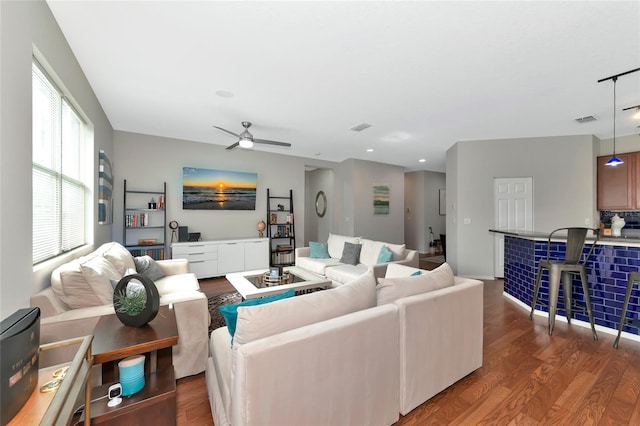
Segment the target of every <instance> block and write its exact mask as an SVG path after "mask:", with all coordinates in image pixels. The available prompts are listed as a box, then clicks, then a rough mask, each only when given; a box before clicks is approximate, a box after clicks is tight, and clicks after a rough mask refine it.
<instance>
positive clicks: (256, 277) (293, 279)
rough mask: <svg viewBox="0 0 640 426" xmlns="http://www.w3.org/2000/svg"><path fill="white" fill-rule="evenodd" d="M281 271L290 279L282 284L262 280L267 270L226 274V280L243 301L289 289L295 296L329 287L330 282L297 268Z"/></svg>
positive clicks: (291, 267) (289, 267)
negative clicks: (293, 291)
mask: <svg viewBox="0 0 640 426" xmlns="http://www.w3.org/2000/svg"><path fill="white" fill-rule="evenodd" d="M283 271H284V273H285V274H289V276H290V279H289V280H286V281H284V282H269V281H268V280H266V279H264V276H265V274H268V272H269V270H268V269H258V270H255V271H246V272H234V273H230V274H227V275H226V278H227V280H228V281H229V282H230V283H231V285H233V286H234V287H235V289H236V290H237V291H238V293H240V295H241V296H242V297H243V298H244V299H253V298H256V297H263V296H269V295H271V294H277V293H283V292H285V291H287V290H289V289H294V290H295V291H296V294H302V293H306V292H310V291H313V290H316V289H325V288H329V287H331V280H328V279H326V278H325V277H323V276H322V275H318V274H314V273H312V272H309V271H307V270H305V269H301V268H298V267H297V266H287V267H285V268H284V269H283Z"/></svg>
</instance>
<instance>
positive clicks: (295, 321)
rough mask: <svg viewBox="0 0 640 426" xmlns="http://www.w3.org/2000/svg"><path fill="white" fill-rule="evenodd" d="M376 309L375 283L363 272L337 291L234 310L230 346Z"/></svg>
mask: <svg viewBox="0 0 640 426" xmlns="http://www.w3.org/2000/svg"><path fill="white" fill-rule="evenodd" d="M375 305H376V279H375V277H374V276H373V273H372V272H367V273H366V274H364V275H362V276H361V277H359V278H358V279H356V280H354V281H352V282H350V283H349V284H345V285H342V286H340V287H338V288H334V289H330V290H323V291H317V292H315V293H311V294H305V295H302V296H295V297H291V298H289V299H284V300H278V301H275V302H271V303H266V304H264V305H256V306H245V307H239V308H238V320H237V323H236V332H235V335H234V339H233V346H234V347H236V346H237V345H241V344H244V343H249V342H252V341H254V340H257V339H262V338H264V337H268V336H273V335H274V334H278V333H282V332H284V331H288V330H293V329H295V328H299V327H303V326H305V325H309V324H315V323H317V322H320V321H324V320H328V319H331V318H336V317H339V316H342V315H346V314H349V313H351V312H356V311H360V310H363V309H367V308H371V307H373V306H375Z"/></svg>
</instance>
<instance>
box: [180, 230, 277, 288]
mask: <svg viewBox="0 0 640 426" xmlns="http://www.w3.org/2000/svg"><path fill="white" fill-rule="evenodd" d="M171 258H173V259H187V260H188V261H189V270H190V271H191V272H193V273H194V274H196V277H198V278H209V277H217V276H222V275H225V274H227V273H229V272H242V271H251V270H255V269H267V268H269V239H268V238H244V239H237V240H218V241H195V242H184V243H173V244H171Z"/></svg>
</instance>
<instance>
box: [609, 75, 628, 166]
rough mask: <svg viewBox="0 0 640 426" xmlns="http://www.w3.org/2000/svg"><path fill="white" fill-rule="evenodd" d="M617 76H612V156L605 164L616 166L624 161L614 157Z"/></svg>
mask: <svg viewBox="0 0 640 426" xmlns="http://www.w3.org/2000/svg"><path fill="white" fill-rule="evenodd" d="M617 81H618V77H613V156H612V157H611V158H609V161H607V163H606V165H607V166H613V167H615V166H617V165H618V164H622V163H624V161H622V160H621V159H619V158H618V157H616V82H617Z"/></svg>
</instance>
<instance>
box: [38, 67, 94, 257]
mask: <svg viewBox="0 0 640 426" xmlns="http://www.w3.org/2000/svg"><path fill="white" fill-rule="evenodd" d="M32 86H33V154H32V155H33V264H34V265H35V264H36V263H39V262H42V261H45V260H47V259H51V258H53V257H55V256H58V255H60V254H62V253H64V252H67V251H70V250H73V249H75V248H77V247H80V246H82V245H84V244H86V243H87V229H86V228H87V227H86V224H87V222H88V219H87V216H88V211H87V209H88V206H89V205H90V204H89V202H88V201H87V200H88V199H89V196H90V194H91V191H90V188H89V186H88V185H87V184H86V181H87V179H86V178H87V173H86V169H87V168H88V167H87V166H88V165H87V162H86V160H85V159H86V158H87V157H86V156H85V149H86V143H85V134H86V125H85V123H84V121H83V120H82V118H80V116H79V115H78V114H77V112H76V111H75V110H74V108H73V107H72V106H71V105H70V104H69V102H68V101H67V100H66V99H65V98H64V96H63V95H62V93H61V91H60V90H59V89H58V87H57V86H56V85H55V84H54V83H53V82H52V81H51V79H50V78H49V77H48V76H47V75H46V74H45V72H44V71H43V70H42V69H41V68H40V66H39V65H38V63H37V62H35V61H34V63H33V66H32Z"/></svg>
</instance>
